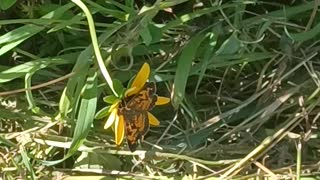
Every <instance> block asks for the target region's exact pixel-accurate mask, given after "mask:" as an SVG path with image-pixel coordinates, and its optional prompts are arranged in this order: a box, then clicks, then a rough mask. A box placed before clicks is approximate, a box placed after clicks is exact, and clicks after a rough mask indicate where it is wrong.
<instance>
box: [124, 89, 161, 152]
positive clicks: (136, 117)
mask: <svg viewBox="0 0 320 180" xmlns="http://www.w3.org/2000/svg"><path fill="white" fill-rule="evenodd" d="M155 92H156V85H155V83H146V84H145V86H144V87H143V88H142V90H141V91H140V92H139V93H138V94H136V95H135V96H134V97H132V98H131V99H130V100H129V101H128V102H127V103H126V105H125V108H123V109H122V111H121V114H122V115H123V116H124V119H125V124H126V127H125V130H126V135H127V141H128V146H129V149H130V150H131V151H132V152H133V151H135V150H136V148H137V146H138V140H141V139H142V137H143V136H144V135H145V134H146V133H147V131H148V130H149V119H148V111H149V110H151V109H152V108H153V107H154V106H155V103H156V101H157V95H156V93H155Z"/></svg>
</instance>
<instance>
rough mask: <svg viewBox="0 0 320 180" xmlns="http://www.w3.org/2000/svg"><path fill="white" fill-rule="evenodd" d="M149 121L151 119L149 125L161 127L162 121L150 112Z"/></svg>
mask: <svg viewBox="0 0 320 180" xmlns="http://www.w3.org/2000/svg"><path fill="white" fill-rule="evenodd" d="M148 119H149V124H151V125H153V126H159V125H160V121H159V120H158V119H157V118H156V117H155V116H154V115H153V114H151V113H150V112H148Z"/></svg>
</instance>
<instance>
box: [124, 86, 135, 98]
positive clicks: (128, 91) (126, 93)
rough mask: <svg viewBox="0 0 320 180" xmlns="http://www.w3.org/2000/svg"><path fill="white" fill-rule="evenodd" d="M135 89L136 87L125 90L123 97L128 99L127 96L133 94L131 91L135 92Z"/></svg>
mask: <svg viewBox="0 0 320 180" xmlns="http://www.w3.org/2000/svg"><path fill="white" fill-rule="evenodd" d="M135 89H137V88H136V87H132V88H129V89H127V90H126V92H125V93H124V96H125V97H128V96H129V94H133V93H132V92H133V91H134V92H135ZM135 93H137V92H135Z"/></svg>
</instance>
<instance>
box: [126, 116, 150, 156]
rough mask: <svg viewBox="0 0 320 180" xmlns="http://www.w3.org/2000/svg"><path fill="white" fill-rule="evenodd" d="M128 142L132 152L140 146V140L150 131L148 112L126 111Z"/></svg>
mask: <svg viewBox="0 0 320 180" xmlns="http://www.w3.org/2000/svg"><path fill="white" fill-rule="evenodd" d="M124 117H125V121H126V126H125V130H126V135H127V142H128V146H129V149H130V151H131V152H133V151H135V150H136V148H137V146H138V140H140V139H142V137H143V136H144V135H145V134H146V133H147V131H148V130H149V119H148V114H147V112H146V111H134V110H131V111H125V112H124Z"/></svg>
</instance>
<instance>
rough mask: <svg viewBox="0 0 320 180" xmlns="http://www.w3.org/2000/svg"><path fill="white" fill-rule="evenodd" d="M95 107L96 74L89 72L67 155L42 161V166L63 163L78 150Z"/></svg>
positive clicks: (90, 122)
mask: <svg viewBox="0 0 320 180" xmlns="http://www.w3.org/2000/svg"><path fill="white" fill-rule="evenodd" d="M96 107H97V73H96V72H91V74H90V75H89V77H88V78H87V82H86V84H85V87H84V91H83V96H82V98H81V101H80V108H79V111H78V116H77V122H76V127H75V131H74V135H73V139H72V143H71V147H70V149H69V151H68V153H67V154H66V155H65V157H64V158H63V159H60V160H56V161H43V164H45V165H48V166H52V165H55V164H58V163H61V162H63V161H64V160H66V159H68V158H69V157H71V156H72V155H73V154H74V153H75V152H76V151H77V150H78V148H79V147H80V146H81V145H82V144H83V142H84V140H85V138H86V137H87V135H88V133H89V131H90V128H91V125H92V122H93V119H94V115H95V112H96Z"/></svg>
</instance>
